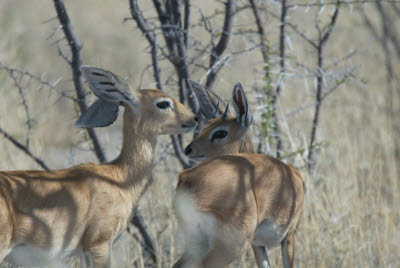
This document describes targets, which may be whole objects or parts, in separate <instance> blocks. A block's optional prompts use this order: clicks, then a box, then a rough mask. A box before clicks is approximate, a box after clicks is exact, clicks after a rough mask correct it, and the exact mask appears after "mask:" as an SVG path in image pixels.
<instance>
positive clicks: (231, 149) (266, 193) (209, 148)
mask: <svg viewBox="0 0 400 268" xmlns="http://www.w3.org/2000/svg"><path fill="white" fill-rule="evenodd" d="M190 84H191V86H192V88H193V90H194V91H195V93H196V95H197V97H198V99H199V101H200V104H201V108H202V110H203V113H204V114H205V116H206V118H207V119H209V120H210V122H209V123H208V124H207V125H206V127H205V128H204V130H203V131H202V132H201V133H200V134H199V135H198V137H197V138H196V139H194V140H193V141H192V142H191V143H190V144H189V145H188V146H187V148H186V149H185V153H186V155H188V156H189V157H191V158H192V159H194V160H203V159H205V160H204V161H203V162H202V163H200V164H198V165H197V166H195V167H193V168H190V169H187V170H185V171H184V172H182V173H181V174H180V176H179V182H178V186H177V191H176V196H175V201H174V206H175V209H176V213H177V216H178V219H179V222H180V225H181V227H182V231H183V233H184V236H185V242H186V246H185V251H184V253H183V255H182V257H181V258H180V259H179V260H178V262H177V263H176V264H175V265H174V267H210V268H211V267H213V268H214V267H225V266H227V265H228V264H230V263H232V262H233V261H235V260H237V259H238V258H239V257H240V256H241V255H242V254H243V252H244V251H245V250H246V249H247V247H248V245H251V246H252V248H253V252H254V255H255V258H256V262H257V264H258V266H259V267H269V261H268V257H267V253H266V250H265V248H267V249H270V248H272V247H276V246H278V245H281V250H282V259H283V265H284V267H285V268H286V267H292V266H293V260H294V233H295V231H296V228H297V226H298V224H299V220H300V216H301V214H302V211H303V198H304V190H303V182H302V179H301V177H300V175H299V173H298V172H297V171H296V170H295V168H293V167H292V166H290V165H287V164H284V163H283V162H281V161H279V160H278V159H275V158H273V157H270V156H266V155H262V154H255V153H254V149H253V144H252V141H251V135H250V133H249V127H250V125H251V124H252V115H251V112H250V110H249V107H248V104H247V99H246V96H245V94H244V91H243V88H242V85H241V84H240V83H237V84H236V85H235V87H234V89H233V104H234V108H235V111H236V116H233V115H231V114H229V112H228V105H226V108H225V107H222V108H225V111H224V112H222V111H219V107H220V106H221V105H222V106H223V102H222V100H221V99H220V98H219V97H218V96H216V95H215V94H214V93H211V92H208V91H207V90H205V89H204V88H203V87H202V86H201V85H200V84H198V83H196V82H194V81H190ZM221 112H222V113H223V114H222V116H219V114H221Z"/></svg>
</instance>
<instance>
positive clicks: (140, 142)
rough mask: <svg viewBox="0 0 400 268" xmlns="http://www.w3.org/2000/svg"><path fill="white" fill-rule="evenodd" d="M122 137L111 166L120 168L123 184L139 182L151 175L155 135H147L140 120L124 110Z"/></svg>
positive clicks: (126, 109)
mask: <svg viewBox="0 0 400 268" xmlns="http://www.w3.org/2000/svg"><path fill="white" fill-rule="evenodd" d="M122 137H123V141H122V149H121V153H120V154H119V156H118V157H117V158H116V159H115V160H114V161H112V162H111V164H114V165H117V166H119V167H120V168H121V170H122V172H123V180H124V181H125V182H128V181H129V182H133V181H138V182H139V181H141V180H143V179H145V178H146V177H148V176H149V175H150V174H151V168H152V165H153V157H154V149H155V146H156V142H157V138H156V134H155V133H147V132H146V128H144V127H143V126H142V124H141V122H140V118H139V119H138V118H136V117H135V116H134V115H133V114H132V112H131V111H130V109H129V108H125V111H124V122H123V134H122Z"/></svg>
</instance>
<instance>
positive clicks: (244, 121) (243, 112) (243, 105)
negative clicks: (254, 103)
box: [232, 83, 253, 128]
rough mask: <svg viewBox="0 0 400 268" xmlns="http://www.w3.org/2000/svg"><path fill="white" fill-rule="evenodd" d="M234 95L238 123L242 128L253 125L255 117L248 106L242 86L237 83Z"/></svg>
mask: <svg viewBox="0 0 400 268" xmlns="http://www.w3.org/2000/svg"><path fill="white" fill-rule="evenodd" d="M232 93H233V94H232V99H233V104H234V105H233V106H234V108H235V111H236V122H237V123H239V124H240V125H241V126H242V127H246V128H247V127H249V126H250V125H251V124H252V123H253V116H252V114H251V112H250V109H249V106H248V104H247V98H246V95H245V94H244V90H243V86H242V84H241V83H236V85H235V87H234V88H233V92H232Z"/></svg>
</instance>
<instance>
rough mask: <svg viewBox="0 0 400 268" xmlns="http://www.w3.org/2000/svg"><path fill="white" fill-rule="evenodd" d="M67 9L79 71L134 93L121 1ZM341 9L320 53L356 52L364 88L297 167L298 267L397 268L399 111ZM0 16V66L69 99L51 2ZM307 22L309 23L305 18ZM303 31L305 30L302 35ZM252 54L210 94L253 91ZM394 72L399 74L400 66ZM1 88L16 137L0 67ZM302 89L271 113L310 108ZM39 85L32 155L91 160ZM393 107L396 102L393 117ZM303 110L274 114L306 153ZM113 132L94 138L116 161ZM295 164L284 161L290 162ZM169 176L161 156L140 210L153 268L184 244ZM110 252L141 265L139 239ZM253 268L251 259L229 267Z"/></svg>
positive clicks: (54, 161) (20, 160)
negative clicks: (87, 67) (310, 160)
mask: <svg viewBox="0 0 400 268" xmlns="http://www.w3.org/2000/svg"><path fill="white" fill-rule="evenodd" d="M142 2H144V1H142ZM196 5H200V4H199V3H197V4H196ZM197 7H198V6H196V8H197ZM201 7H202V8H203V9H204V10H205V13H210V12H212V7H208V8H207V5H206V4H201ZM67 8H68V11H69V13H70V16H71V19H72V21H73V24H74V26H75V29H76V31H77V34H78V36H79V37H80V39H81V41H82V43H83V44H84V47H83V54H84V61H85V64H92V65H99V66H103V67H104V68H108V69H111V70H113V71H114V72H115V73H119V74H122V75H126V76H130V78H129V81H130V82H131V84H132V86H133V87H136V86H138V85H139V80H140V74H141V72H142V70H143V69H144V67H145V66H146V65H147V64H149V63H150V57H149V55H148V54H147V49H146V45H147V44H146V43H145V40H144V38H143V37H142V36H141V35H140V33H139V32H138V31H137V30H135V29H134V24H133V23H132V22H127V23H124V24H121V21H122V19H123V18H125V17H129V10H128V2H127V1H122V0H119V1H112V2H111V1H109V2H103V1H102V2H99V1H95V0H87V1H67ZM145 10H146V11H148V12H149V11H150V10H149V9H145ZM343 11H344V12H343V13H342V14H341V17H340V18H339V25H338V26H337V28H336V29H335V30H334V33H333V35H332V37H331V38H332V40H331V41H330V44H329V45H328V47H327V50H326V55H328V58H329V59H334V58H339V57H341V56H343V55H345V54H346V53H348V52H349V50H350V49H357V51H358V52H357V54H356V56H355V57H354V58H353V59H352V62H353V64H354V65H355V66H357V74H358V75H359V76H360V77H362V78H363V79H365V80H366V84H361V83H349V84H347V85H346V86H344V87H342V88H341V89H340V90H338V91H337V92H335V93H334V94H333V95H332V96H330V97H329V98H328V99H327V101H326V102H325V103H324V105H323V108H322V111H321V113H322V114H321V115H322V118H321V124H320V128H319V133H318V140H319V141H326V142H327V143H328V146H326V147H323V148H322V149H321V151H320V153H319V156H318V157H319V158H318V163H317V166H316V168H315V170H314V172H313V173H312V174H311V175H308V174H307V172H306V171H305V170H302V171H301V172H302V175H303V178H304V180H305V183H306V187H307V193H306V202H305V208H304V214H303V217H302V220H301V224H300V227H299V229H298V232H297V234H296V245H297V246H296V265H297V266H299V267H398V266H400V231H399V223H400V208H399V204H400V194H399V192H400V185H399V180H400V177H399V174H398V170H399V159H398V158H395V154H394V147H395V146H399V140H400V135H399V131H398V129H397V130H396V128H392V126H399V124H400V122H399V120H400V119H399V116H398V113H397V114H396V115H395V116H394V117H393V118H392V119H391V118H390V117H388V115H387V108H386V107H387V92H386V81H385V79H386V78H385V67H384V64H383V62H384V61H383V55H382V52H381V51H380V50H379V48H378V46H377V44H376V43H375V42H374V41H373V38H372V37H371V36H370V35H369V33H368V31H367V30H366V29H365V28H364V27H363V26H362V24H361V22H360V20H359V19H358V17H357V16H356V13H354V12H351V10H349V9H348V8H345V9H344V10H343ZM326 12H327V11H326ZM0 14H2V16H1V17H0V25H2V27H1V28H2V37H1V39H0V59H1V61H2V63H3V64H8V65H10V66H13V67H19V68H21V69H24V70H28V71H31V72H33V73H35V74H38V75H40V74H41V73H44V72H46V76H45V77H46V79H50V80H51V81H55V80H56V79H57V78H58V77H60V76H61V77H62V78H63V81H62V82H61V83H60V86H61V87H63V88H65V89H66V90H67V91H68V92H70V90H71V88H72V83H71V81H70V73H69V70H68V68H67V67H66V65H65V64H64V62H63V61H62V59H61V58H60V57H58V56H57V50H56V47H54V46H50V44H51V42H52V41H46V37H47V36H48V35H49V34H50V33H51V32H52V29H53V28H54V27H56V26H55V25H56V22H55V21H53V22H50V23H46V24H41V22H42V21H44V20H46V19H49V18H51V17H53V16H55V12H54V9H53V6H52V3H51V2H49V1H28V0H24V1H23V0H19V1H13V0H6V1H1V2H0ZM249 14H251V13H246V14H243V15H241V16H240V18H239V19H238V21H237V23H239V22H240V23H242V22H243V23H250V22H252V20H250V19H252V17H251V16H250V15H249ZM296 14H297V15H293V18H292V20H296V21H297V22H298V23H300V22H302V25H304V26H303V27H304V28H306V27H307V26H308V24H307V18H306V17H304V16H303V15H302V13H301V12H300V11H299V10H297V11H296ZM308 15H309V13H308V14H307V15H306V16H308ZM303 20H304V21H303ZM311 21H312V20H311ZM267 23H268V26H267V30H268V31H270V32H271V35H270V36H271V37H270V40H271V42H272V46H273V47H275V46H276V44H277V43H276V42H277V40H278V39H277V36H276V27H277V23H276V21H274V20H273V19H271V18H269V19H268V22H267ZM310 25H311V26H310V27H312V25H313V24H312V22H311V23H310ZM307 30H308V28H307ZM308 32H310V33H312V30H308ZM59 37H61V35H59ZM291 37H292V43H294V44H296V46H295V47H294V48H293V49H294V50H293V51H292V53H293V54H296V56H297V57H298V58H299V60H301V61H302V62H304V63H305V64H308V65H311V66H315V58H313V51H312V50H310V49H307V48H305V45H304V43H302V41H301V40H300V39H298V38H296V37H295V36H294V35H292V36H291ZM56 39H57V38H56ZM56 39H54V40H56ZM54 40H53V41H54ZM243 42H244V41H243V40H240V39H239V38H236V39H235V40H234V42H233V43H232V44H231V45H232V47H242V46H244V43H243ZM258 53H259V52H258V51H255V52H253V53H252V54H249V55H245V56H242V57H240V58H238V59H236V60H233V61H232V62H231V63H230V64H229V66H226V67H225V69H224V71H223V72H222V73H221V74H220V76H219V80H218V82H217V88H218V90H219V92H222V94H226V96H228V92H229V91H230V90H231V87H232V85H233V84H234V83H235V82H236V81H241V82H242V83H243V84H244V85H245V86H246V87H248V88H250V87H251V86H253V85H254V84H260V83H261V82H262V80H261V75H260V73H259V72H254V69H255V68H257V69H258V70H260V68H261V67H260V61H259V60H260V56H259V54H258ZM247 66H248V67H247ZM395 67H396V68H395V71H396V72H397V75H399V69H400V68H399V67H400V65H399V64H397V65H396V66H395ZM163 71H164V74H165V73H166V72H170V71H171V70H170V69H166V68H164V69H163ZM165 76H166V75H165ZM0 83H1V85H2V86H1V87H0V94H1V98H0V126H1V127H3V128H5V129H6V130H8V131H9V132H11V133H12V134H14V135H16V136H17V137H18V138H19V139H20V140H24V139H25V136H26V135H27V132H26V128H25V125H24V110H23V108H22V106H21V105H20V99H19V95H18V92H17V90H16V89H15V88H14V86H13V82H12V80H10V79H9V78H8V76H7V74H6V72H4V71H0ZM304 85H305V84H304V80H303V79H301V78H298V79H292V80H289V81H287V82H286V84H285V87H284V89H283V95H282V98H281V99H280V103H279V105H280V109H281V115H285V114H286V113H287V112H289V111H292V110H293V109H295V108H297V107H299V106H301V105H303V104H307V103H310V102H313V100H314V99H313V95H314V94H313V92H314V90H313V84H312V81H311V83H309V86H310V88H311V90H309V89H307V88H306V87H305V86H304ZM37 86H38V84H34V83H33V84H32V85H31V86H30V87H29V88H27V90H26V94H27V99H28V101H29V105H30V107H31V110H32V115H33V117H34V118H35V124H34V128H33V130H32V133H31V139H30V140H31V149H32V151H33V152H35V153H36V154H37V155H39V156H41V157H42V158H43V159H44V160H45V161H46V162H48V164H49V166H50V167H52V168H62V167H67V166H70V165H72V164H77V163H79V162H86V161H95V157H94V155H92V154H91V153H89V152H86V151H80V150H76V148H75V149H71V148H74V147H73V144H75V143H76V142H77V141H79V140H81V138H82V134H81V133H80V132H79V130H76V129H72V124H73V122H74V120H75V117H76V112H75V109H76V107H73V106H72V105H71V104H70V103H69V102H68V101H57V100H58V96H57V94H56V93H54V92H53V93H52V94H51V95H49V91H48V90H47V89H41V90H37ZM152 86H154V83H153V81H152V76H151V73H146V75H145V76H144V80H143V87H152ZM169 90H170V92H169V93H171V94H172V95H173V96H177V92H176V90H174V89H173V88H169ZM398 107H399V102H398V99H397V100H395V108H396V109H397V111H398ZM312 112H313V108H309V109H305V110H303V111H301V112H299V113H297V114H296V115H294V116H291V117H288V118H286V117H282V118H283V121H282V122H283V124H282V126H283V131H284V137H285V144H286V150H288V151H292V150H296V149H297V148H301V147H306V146H307V142H308V140H309V135H310V131H311V121H310V118H311V117H312ZM120 127H121V122H120V120H119V121H118V122H117V124H115V125H114V126H112V127H110V128H106V129H101V130H99V133H100V134H101V138H102V141H103V143H104V144H106V145H107V153H108V155H109V158H111V156H115V155H116V154H117V153H118V150H119V148H120V140H121V139H120V135H121V134H120V132H119V130H120ZM189 138H190V137H189V136H188V137H187V139H189ZM167 142H168V139H167V138H161V139H160V146H159V148H162V147H163V145H165V144H166V143H167ZM86 147H87V144H86ZM170 151H171V150H170ZM0 152H1V153H0V170H9V169H28V168H37V166H35V164H34V163H32V162H31V161H30V160H29V158H27V157H26V156H24V155H23V154H22V153H21V152H19V151H17V150H16V149H15V148H14V147H13V146H12V145H10V144H9V143H8V142H7V141H6V140H4V139H0ZM171 153H172V151H171ZM295 160H296V159H288V161H290V162H294V161H295ZM301 162H302V161H301V159H300V158H299V157H298V158H297V160H296V164H298V165H301V164H302V163H301ZM179 170H180V165H179V164H178V162H177V161H176V160H175V159H174V158H173V157H172V156H171V155H169V156H168V157H167V158H166V159H165V160H164V161H162V162H161V163H160V164H159V165H158V166H157V167H156V169H155V171H154V177H155V182H154V184H153V186H152V187H151V189H150V190H149V191H148V192H147V193H146V194H145V196H144V197H143V199H142V200H141V202H140V207H141V210H142V213H143V214H144V215H145V221H146V222H147V224H149V227H150V229H151V231H152V233H153V235H154V236H155V237H157V239H156V240H157V254H158V256H159V258H160V259H161V260H162V261H161V263H160V267H169V266H170V265H171V264H172V263H173V261H174V260H175V259H176V258H177V256H178V255H179V253H180V252H181V250H182V237H181V235H180V234H179V231H178V226H177V223H176V220H175V217H174V212H173V210H172V208H171V204H172V201H171V198H172V195H173V192H174V187H175V184H176V177H177V174H178V172H179ZM114 249H115V250H114V256H113V260H114V264H115V265H114V267H132V263H135V264H136V265H137V266H138V267H144V265H145V263H146V262H147V261H148V260H146V259H144V258H143V257H142V252H141V247H140V244H139V243H138V241H136V240H134V239H133V238H132V237H130V236H128V235H126V236H123V237H122V239H121V240H119V241H117V242H116V243H115V246H114ZM269 256H270V260H271V264H272V266H273V267H276V266H281V259H280V250H279V249H278V248H277V249H276V250H274V251H272V252H269ZM254 265H255V264H254V262H253V260H252V254H251V252H250V251H249V252H247V253H246V254H245V255H244V256H243V257H242V259H241V260H239V261H238V262H236V263H235V264H234V265H232V267H254Z"/></svg>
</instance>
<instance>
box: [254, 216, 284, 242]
mask: <svg viewBox="0 0 400 268" xmlns="http://www.w3.org/2000/svg"><path fill="white" fill-rule="evenodd" d="M286 233H287V229H286V228H283V227H282V226H280V225H277V224H276V223H275V222H274V221H272V220H264V221H263V222H261V223H260V224H259V225H258V226H257V229H256V233H255V235H254V239H253V241H252V242H251V244H252V245H254V246H262V247H266V248H273V247H276V246H279V245H280V244H281V242H282V240H283V238H285V236H286Z"/></svg>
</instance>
